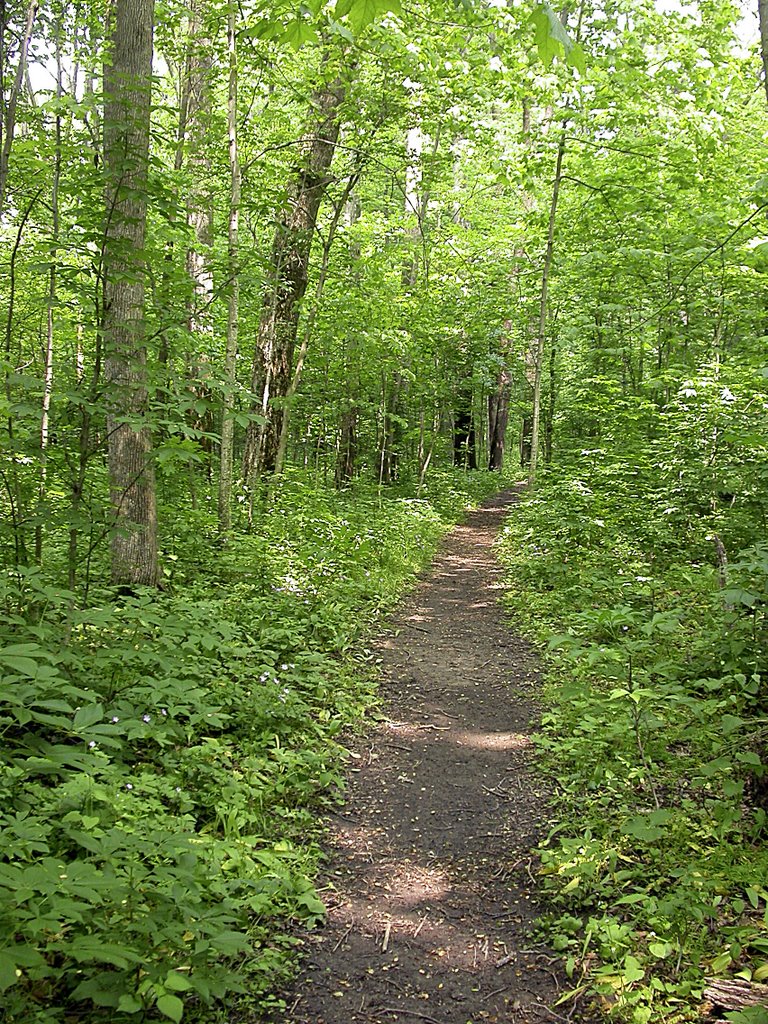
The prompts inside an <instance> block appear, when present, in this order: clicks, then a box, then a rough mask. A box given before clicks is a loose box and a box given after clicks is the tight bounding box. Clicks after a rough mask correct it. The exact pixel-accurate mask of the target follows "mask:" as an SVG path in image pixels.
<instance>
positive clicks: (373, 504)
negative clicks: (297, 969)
mask: <svg viewBox="0 0 768 1024" xmlns="http://www.w3.org/2000/svg"><path fill="white" fill-rule="evenodd" d="M443 482H444V484H445V485H446V486H445V488H444V489H443V491H442V492H441V495H440V501H439V505H440V510H438V509H437V508H436V507H434V506H433V505H431V504H430V503H429V501H427V500H426V499H425V498H422V499H419V500H416V499H413V498H410V497H407V496H403V497H396V496H385V497H382V496H380V495H379V494H377V492H376V491H375V490H372V489H371V490H368V491H366V489H365V488H364V487H360V488H358V489H356V490H355V491H353V492H348V493H346V494H345V495H344V496H343V497H340V496H339V495H337V494H333V493H329V492H327V491H325V490H323V489H317V488H312V487H308V486H307V485H306V484H305V483H303V482H302V481H301V480H300V479H298V478H295V477H290V478H287V479H286V480H285V481H284V483H283V484H282V486H281V487H280V489H279V491H277V492H276V493H275V494H274V496H273V503H272V505H271V506H270V508H269V510H268V511H266V512H264V513H263V514H262V515H261V516H260V518H259V519H258V521H257V522H256V523H255V528H254V532H253V533H252V534H250V535H245V534H243V535H239V536H236V537H233V538H232V540H231V542H230V543H229V544H228V546H227V547H226V548H225V549H224V550H222V551H219V552H218V553H216V552H215V549H214V548H213V546H212V545H210V546H208V548H207V549H203V548H201V547H200V546H199V545H197V544H195V543H191V541H192V534H193V532H194V531H199V530H201V529H202V530H207V531H208V533H209V534H210V536H211V538H213V537H214V536H215V523H214V522H211V521H208V520H207V519H206V517H204V516H200V517H198V518H196V519H195V518H193V519H192V521H187V522H186V523H184V522H183V521H181V520H180V521H179V522H178V523H176V524H174V531H173V532H174V536H173V537H172V538H168V539H169V540H170V541H171V544H170V545H169V546H168V555H167V557H168V559H169V564H171V565H173V566H174V570H173V574H172V575H171V577H170V588H171V589H170V591H169V592H168V594H167V595H165V596H159V597H158V596H157V595H155V594H153V593H151V592H142V593H138V594H136V595H134V596H130V597H126V598H124V599H122V600H117V599H116V598H115V596H114V594H113V593H110V592H108V591H105V592H103V593H101V594H99V595H98V596H95V598H94V600H93V601H92V602H91V603H89V604H88V605H87V606H85V607H78V605H77V603H76V600H75V596H74V595H73V594H71V593H69V592H67V591H65V590H62V589H61V588H59V587H57V586H55V585H54V584H52V583H51V582H50V581H48V580H47V579H46V577H45V575H44V574H43V573H42V572H41V571H39V570H36V569H17V570H16V571H14V572H12V573H6V574H5V575H4V577H3V578H2V581H1V588H0V606H2V607H3V609H4V611H5V617H4V619H3V622H4V625H3V626H2V627H0V644H1V646H0V666H1V667H2V672H3V681H2V688H1V689H0V731H1V732H2V736H3V744H2V754H0V807H2V810H0V830H1V833H0V834H1V835H2V842H1V843H0V921H2V925H3V927H2V934H3V936H4V942H3V945H2V948H0V987H2V990H3V1003H4V1008H5V1014H6V1019H7V1020H9V1021H13V1022H14V1024H32V1022H35V1024H40V1022H42V1021H45V1022H47V1024H48V1022H50V1024H53V1022H56V1021H63V1020H65V1019H66V1018H67V1017H68V1016H70V1015H71V1014H72V1013H73V1012H75V1013H76V1014H77V1015H78V1018H79V1019H82V1020H86V1019H93V1020H97V1019H110V1020H120V1019H126V1020H127V1019H129V1018H130V1017H134V1019H138V1018H137V1016H136V1015H140V1014H143V1013H146V1012H149V1011H152V1012H153V1013H154V1015H155V1016H157V1017H161V1018H167V1019H170V1020H173V1021H178V1020H180V1019H181V1016H182V1014H183V1012H184V1010H185V1007H189V1008H191V1009H192V1010H194V1009H195V1008H198V1009H200V1008H202V1007H206V1006H212V1005H213V1004H214V1003H215V1002H217V1001H219V1000H222V999H224V998H225V997H227V998H229V999H231V998H232V997H233V996H235V997H238V994H239V997H240V998H245V997H246V995H245V994H246V993H247V998H248V999H249V1000H257V1001H259V1000H260V1001H261V1003H262V1004H263V1005H267V1004H268V1002H269V1000H270V998H271V995H270V993H271V992H272V991H273V989H274V986H275V984H276V982H277V979H278V978H279V977H280V975H281V973H283V972H285V971H286V970H287V969H288V968H289V964H290V956H289V953H290V950H291V948H292V946H293V945H294V943H295V939H293V938H292V937H291V925H292V923H295V922H300V923H302V924H303V925H304V926H307V927H312V926H313V925H314V924H316V923H317V922H318V921H320V920H322V918H323V916H324V913H325V909H324V905H323V902H322V898H321V896H320V895H319V894H318V892H317V891H316V890H315V887H314V885H313V882H312V878H313V876H314V874H315V871H316V866H317V860H318V847H317V843H316V841H317V839H318V838H319V835H320V827H321V826H320V823H319V815H320V812H321V811H322V809H323V808H324V807H326V806H328V805H329V804H331V803H332V802H333V801H334V800H336V799H337V798H338V795H339V793H340V788H341V786H342V769H343V764H344V751H343V748H342V746H341V745H340V738H341V734H342V732H343V730H344V729H346V728H348V727H349V726H350V725H352V724H354V723H355V721H357V720H358V719H359V717H360V715H361V714H362V713H363V712H364V711H365V710H366V709H367V708H369V707H370V706H371V704H372V703H373V702H374V700H375V697H374V692H373V688H372V685H371V681H370V672H369V671H368V669H367V667H366V662H365V651H364V648H363V647H362V640H363V639H364V636H365V633H366V631H367V630H369V629H370V628H371V626H372V623H373V622H374V620H375V618H376V617H377V616H378V615H380V614H381V612H382V611H383V610H384V609H386V608H388V607H390V606H391V604H392V602H393V601H394V600H395V599H396V598H397V596H398V595H399V594H400V593H401V591H402V588H403V586H404V585H405V584H406V583H407V581H408V580H409V579H410V578H412V576H413V574H414V573H415V572H416V571H417V570H418V569H419V568H421V567H422V566H423V564H424V562H425V561H426V559H428V558H429V556H430V554H431V552H432V550H433V547H434V545H435V543H436V541H437V539H438V538H439V536H440V535H441V533H442V531H443V529H444V528H445V525H446V524H447V522H449V521H450V520H451V518H455V517H457V516H459V515H460V514H461V513H462V511H463V509H464V508H465V507H466V506H467V504H468V503H469V502H470V501H471V500H472V494H471V493H470V492H472V491H473V492H474V495H478V496H479V495H480V494H482V493H484V492H485V491H487V490H488V488H489V486H492V485H493V483H495V481H492V480H491V478H490V477H489V476H481V477H478V479H477V480H475V481H468V482H467V483H466V484H464V485H463V484H462V482H461V480H459V479H458V478H457V479H456V481H455V483H454V484H453V485H452V486H448V484H449V480H448V478H447V477H445V478H444V480H443ZM198 540H199V537H198ZM171 549H172V550H171ZM185 553H186V557H185ZM190 555H191V556H192V557H190ZM171 559H173V560H171Z"/></svg>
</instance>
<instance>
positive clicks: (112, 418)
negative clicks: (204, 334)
mask: <svg viewBox="0 0 768 1024" xmlns="http://www.w3.org/2000/svg"><path fill="white" fill-rule="evenodd" d="M153 24H154V0H116V4H115V8H114V14H113V22H112V26H111V41H112V54H111V60H110V62H109V63H108V64H107V65H106V66H105V68H104V91H105V96H106V98H105V104H104V115H105V116H104V159H105V169H106V175H107V188H106V220H107V223H106V244H105V252H104V277H105V280H104V315H103V321H102V334H103V343H104V352H105V356H106V358H105V362H104V373H105V384H106V396H107V403H108V414H107V431H108V437H109V451H108V467H109V479H110V495H111V502H112V510H113V516H114V525H115V529H114V532H113V536H112V580H113V582H114V583H117V584H121V585H127V586H133V585H138V584H145V585H148V586H155V585H157V581H158V568H157V507H156V496H155V474H154V466H153V463H152V436H151V431H150V429H149V426H148V425H147V423H146V412H147V350H146V344H145V325H144V290H145V284H144V278H145V266H144V237H145V230H146V219H147V194H146V189H147V164H148V159H149V123H150V109H151V83H152V34H153Z"/></svg>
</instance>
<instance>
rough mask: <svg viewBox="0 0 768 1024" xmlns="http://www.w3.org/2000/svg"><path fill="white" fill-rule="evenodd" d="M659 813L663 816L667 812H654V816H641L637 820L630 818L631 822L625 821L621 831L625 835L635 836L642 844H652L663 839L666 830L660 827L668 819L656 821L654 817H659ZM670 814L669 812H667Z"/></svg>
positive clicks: (663, 818)
mask: <svg viewBox="0 0 768 1024" xmlns="http://www.w3.org/2000/svg"><path fill="white" fill-rule="evenodd" d="M659 813H661V814H662V815H663V814H664V813H665V812H663V811H662V812H659V811H654V813H653V814H639V815H637V817H635V818H630V819H629V821H625V822H624V824H623V825H622V826H621V831H622V832H623V833H624V835H629V836H634V838H635V839H639V840H640V841H641V842H652V841H654V840H656V839H661V837H662V836H663V835H664V829H663V828H661V827H660V826H661V825H662V824H663V823H664V822H665V821H667V820H668V819H667V818H666V817H662V818H661V820H658V818H657V820H654V815H656V816H658V815H659ZM666 813H667V814H669V812H666Z"/></svg>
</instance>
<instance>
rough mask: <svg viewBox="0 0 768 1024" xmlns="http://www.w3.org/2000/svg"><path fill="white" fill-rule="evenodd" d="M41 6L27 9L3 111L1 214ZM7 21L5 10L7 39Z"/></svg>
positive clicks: (0, 54)
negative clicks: (17, 55)
mask: <svg viewBox="0 0 768 1024" xmlns="http://www.w3.org/2000/svg"><path fill="white" fill-rule="evenodd" d="M39 6H40V4H39V3H38V2H37V0H32V2H31V3H30V5H29V7H28V8H27V17H26V21H25V25H24V34H23V36H22V38H21V46H20V47H19V63H18V66H17V68H16V78H15V79H14V82H13V85H12V86H11V95H10V97H9V99H8V106H7V107H6V108H5V109H4V110H3V118H2V120H1V121H0V214H1V213H2V212H3V210H4V209H5V192H6V188H7V186H8V169H9V166H10V161H11V147H12V146H13V136H14V133H15V131H16V105H17V103H18V101H19V96H20V95H21V90H22V88H23V87H24V77H25V75H26V71H27V53H28V52H29V44H30V42H31V40H32V29H33V27H34V24H35V17H36V16H37V11H38V8H39ZM3 8H5V5H3ZM5 21H6V16H5V10H3V18H2V22H3V25H2V27H3V37H5V29H6V25H5ZM4 57H5V47H4V46H3V47H2V48H1V49H0V59H3V58H4Z"/></svg>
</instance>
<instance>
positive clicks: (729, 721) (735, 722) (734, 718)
mask: <svg viewBox="0 0 768 1024" xmlns="http://www.w3.org/2000/svg"><path fill="white" fill-rule="evenodd" d="M745 724H746V723H745V722H744V719H743V718H739V716H738V715H723V717H722V718H721V719H720V728H721V729H722V730H723V735H724V736H730V734H731V733H732V732H735V731H736V730H737V729H740V728H741V727H742V725H745Z"/></svg>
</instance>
